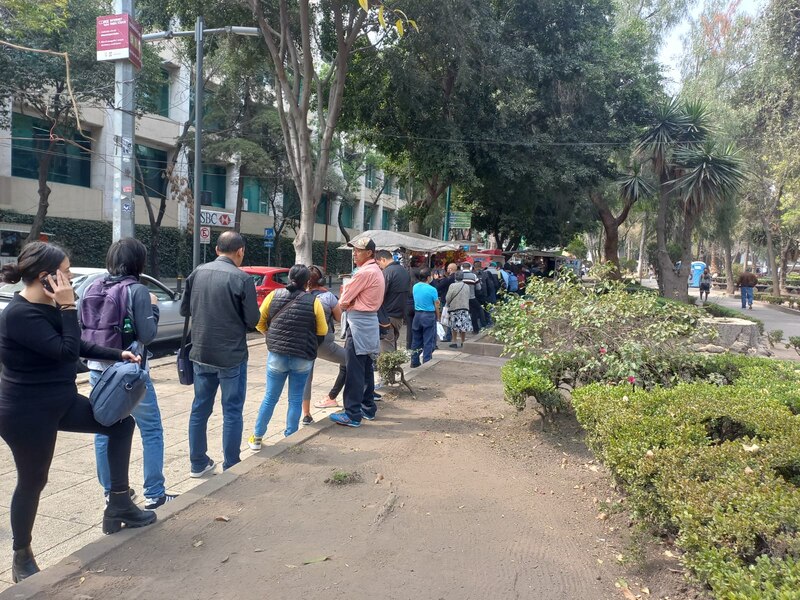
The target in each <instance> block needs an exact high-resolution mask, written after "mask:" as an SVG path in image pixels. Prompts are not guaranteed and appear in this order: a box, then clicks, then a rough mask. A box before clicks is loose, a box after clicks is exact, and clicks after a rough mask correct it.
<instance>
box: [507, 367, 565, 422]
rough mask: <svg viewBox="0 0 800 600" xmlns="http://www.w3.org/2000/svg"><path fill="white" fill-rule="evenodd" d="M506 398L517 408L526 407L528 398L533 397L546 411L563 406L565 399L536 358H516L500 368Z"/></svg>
mask: <svg viewBox="0 0 800 600" xmlns="http://www.w3.org/2000/svg"><path fill="white" fill-rule="evenodd" d="M500 377H501V379H502V381H503V389H504V390H505V395H506V400H507V401H508V402H509V404H511V405H513V406H515V407H516V408H517V410H522V409H523V408H525V403H526V401H527V399H528V398H530V397H533V398H535V399H536V401H537V402H538V403H539V404H541V405H542V407H543V408H544V410H545V412H549V411H552V410H557V409H559V408H561V407H562V405H563V399H562V396H561V394H560V393H559V392H558V390H557V389H556V386H555V385H554V384H553V382H552V381H551V380H550V378H549V377H548V373H547V371H546V370H545V369H543V368H542V365H540V363H539V361H537V360H536V359H535V358H533V359H531V358H515V359H513V360H511V361H509V362H508V363H506V364H505V365H503V368H502V369H501V370H500Z"/></svg>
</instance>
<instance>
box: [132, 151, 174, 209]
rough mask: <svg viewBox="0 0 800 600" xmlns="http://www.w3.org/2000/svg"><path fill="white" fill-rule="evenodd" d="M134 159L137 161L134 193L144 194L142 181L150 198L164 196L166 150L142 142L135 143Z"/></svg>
mask: <svg viewBox="0 0 800 600" xmlns="http://www.w3.org/2000/svg"><path fill="white" fill-rule="evenodd" d="M136 159H137V160H138V161H139V173H137V175H136V188H135V189H136V195H137V196H144V194H143V193H142V183H144V186H145V189H146V190H147V195H148V196H149V197H150V198H166V196H167V179H166V178H165V177H164V170H165V169H166V168H167V152H166V151H165V150H158V149H157V148H151V147H150V146H145V145H143V144H136Z"/></svg>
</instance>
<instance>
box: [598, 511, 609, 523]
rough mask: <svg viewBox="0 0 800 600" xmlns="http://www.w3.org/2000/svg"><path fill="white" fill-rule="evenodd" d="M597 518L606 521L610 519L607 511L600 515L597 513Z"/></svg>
mask: <svg viewBox="0 0 800 600" xmlns="http://www.w3.org/2000/svg"><path fill="white" fill-rule="evenodd" d="M596 518H597V520H598V521H605V520H606V519H608V515H607V514H606V513H600V514H599V515H597V517H596Z"/></svg>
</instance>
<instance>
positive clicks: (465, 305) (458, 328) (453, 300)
mask: <svg viewBox="0 0 800 600" xmlns="http://www.w3.org/2000/svg"><path fill="white" fill-rule="evenodd" d="M447 311H448V313H449V318H450V329H451V330H452V332H453V343H452V344H450V347H451V348H463V347H464V339H465V336H466V334H467V333H469V332H471V331H472V319H471V318H470V315H469V288H468V287H467V284H466V283H464V273H462V272H461V271H459V272H458V273H456V282H455V283H454V284H453V285H451V286H450V289H449V290H448V291H447ZM458 335H460V336H461V344H459V343H458V340H457V336H458Z"/></svg>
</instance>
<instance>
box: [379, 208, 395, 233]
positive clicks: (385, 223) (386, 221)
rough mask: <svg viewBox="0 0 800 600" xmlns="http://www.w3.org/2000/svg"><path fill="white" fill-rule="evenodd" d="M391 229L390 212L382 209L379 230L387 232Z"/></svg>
mask: <svg viewBox="0 0 800 600" xmlns="http://www.w3.org/2000/svg"><path fill="white" fill-rule="evenodd" d="M391 228H392V211H390V210H387V209H385V208H384V209H383V216H382V218H381V229H383V230H385V231H389V230H390V229H391Z"/></svg>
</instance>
